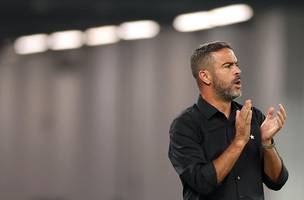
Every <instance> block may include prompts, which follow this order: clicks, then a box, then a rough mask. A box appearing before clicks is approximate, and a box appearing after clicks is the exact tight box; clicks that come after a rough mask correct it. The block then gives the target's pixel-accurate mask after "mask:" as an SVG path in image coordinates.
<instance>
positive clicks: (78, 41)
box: [48, 30, 83, 50]
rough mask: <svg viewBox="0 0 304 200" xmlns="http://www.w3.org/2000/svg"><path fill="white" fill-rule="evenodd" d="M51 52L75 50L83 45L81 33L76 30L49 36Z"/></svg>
mask: <svg viewBox="0 0 304 200" xmlns="http://www.w3.org/2000/svg"><path fill="white" fill-rule="evenodd" d="M48 44H49V47H50V49H52V50H64V49H76V48H79V47H81V46H82V45H83V33H82V32H81V31H77V30H71V31H62V32H55V33H52V34H51V35H50V36H49V39H48Z"/></svg>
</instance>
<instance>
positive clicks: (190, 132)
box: [169, 42, 288, 200]
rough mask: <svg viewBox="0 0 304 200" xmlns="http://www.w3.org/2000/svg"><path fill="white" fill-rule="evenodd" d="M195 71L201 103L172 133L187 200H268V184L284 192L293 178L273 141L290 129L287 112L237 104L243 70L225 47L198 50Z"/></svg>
mask: <svg viewBox="0 0 304 200" xmlns="http://www.w3.org/2000/svg"><path fill="white" fill-rule="evenodd" d="M191 69H192V74H193V76H194V78H195V79H196V81H197V84H198V87H199V90H200V96H199V99H198V101H197V103H196V104H194V105H193V106H191V107H189V108H188V109H186V110H185V111H184V112H182V114H180V115H179V116H178V117H177V118H176V119H175V120H174V121H173V122H172V124H171V127H170V146H169V158H170V160H171V162H172V164H173V166H174V168H175V170H176V171H177V173H178V175H179V177H180V179H181V181H182V184H183V196H184V200H238V199H242V200H263V199H264V192H263V183H264V184H265V185H266V186H267V187H268V188H270V189H273V190H279V189H281V188H282V186H283V185H284V184H285V182H286V181H287V179H288V172H287V169H286V168H285V166H284V164H283V162H282V159H281V158H280V156H279V154H278V152H277V151H276V149H275V143H274V140H273V137H274V136H275V135H276V134H277V133H278V131H279V130H280V129H281V128H282V127H283V125H284V123H285V119H286V112H285V110H284V107H283V106H282V105H279V110H278V111H277V112H276V113H275V110H274V108H273V107H271V108H269V110H268V111H267V114H266V116H264V115H263V114H262V113H261V111H259V110H258V109H256V108H255V107H253V106H252V102H251V100H246V101H245V103H244V105H240V104H238V103H236V102H235V101H233V100H234V99H235V98H237V97H239V96H240V95H241V88H242V84H241V76H240V75H241V70H240V68H239V65H238V61H237V58H236V56H235V55H234V52H233V49H232V47H231V46H230V45H229V44H227V43H225V42H212V43H208V44H204V45H202V46H200V47H199V48H197V49H196V50H195V51H194V53H193V55H192V57H191Z"/></svg>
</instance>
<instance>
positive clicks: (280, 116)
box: [260, 104, 286, 143]
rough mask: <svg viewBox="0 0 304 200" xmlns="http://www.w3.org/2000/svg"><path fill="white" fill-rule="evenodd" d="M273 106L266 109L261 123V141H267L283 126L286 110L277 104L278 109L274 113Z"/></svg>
mask: <svg viewBox="0 0 304 200" xmlns="http://www.w3.org/2000/svg"><path fill="white" fill-rule="evenodd" d="M274 112H275V109H274V107H270V108H269V109H268V111H267V115H266V118H265V120H264V122H263V123H262V125H261V129H260V130H261V137H262V142H263V143H269V141H270V140H271V139H272V138H273V136H274V135H275V134H277V132H279V130H280V129H281V128H282V127H283V126H284V124H285V120H286V111H285V109H284V107H283V106H282V105H281V104H279V110H278V111H277V113H276V114H275V113H274Z"/></svg>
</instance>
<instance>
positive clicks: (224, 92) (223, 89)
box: [213, 76, 242, 101]
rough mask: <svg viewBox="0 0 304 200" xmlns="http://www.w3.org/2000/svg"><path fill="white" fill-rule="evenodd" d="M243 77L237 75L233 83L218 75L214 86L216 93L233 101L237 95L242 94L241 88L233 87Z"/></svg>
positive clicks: (224, 98) (221, 97)
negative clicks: (226, 81)
mask: <svg viewBox="0 0 304 200" xmlns="http://www.w3.org/2000/svg"><path fill="white" fill-rule="evenodd" d="M240 79H241V77H240V76H237V77H236V78H235V79H234V80H233V81H231V83H225V82H224V81H222V80H220V79H219V78H217V77H216V76H214V79H213V87H214V90H215V93H216V95H217V96H218V97H219V98H220V99H222V100H224V101H232V100H234V99H235V98H237V97H240V96H241V95H242V91H241V90H240V89H233V86H234V84H235V83H236V82H237V81H239V80H240Z"/></svg>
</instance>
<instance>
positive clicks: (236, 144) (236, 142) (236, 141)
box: [232, 138, 247, 149]
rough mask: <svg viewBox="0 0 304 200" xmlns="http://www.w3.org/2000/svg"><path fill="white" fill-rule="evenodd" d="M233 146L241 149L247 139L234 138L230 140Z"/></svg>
mask: <svg viewBox="0 0 304 200" xmlns="http://www.w3.org/2000/svg"><path fill="white" fill-rule="evenodd" d="M232 144H233V146H234V147H236V148H238V149H243V148H244V147H245V145H246V144H247V141H245V140H241V139H237V138H235V139H234V140H233V142H232Z"/></svg>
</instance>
